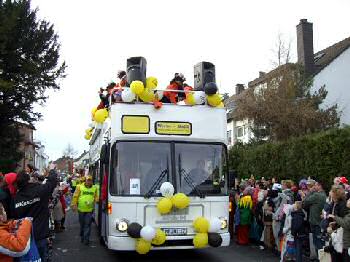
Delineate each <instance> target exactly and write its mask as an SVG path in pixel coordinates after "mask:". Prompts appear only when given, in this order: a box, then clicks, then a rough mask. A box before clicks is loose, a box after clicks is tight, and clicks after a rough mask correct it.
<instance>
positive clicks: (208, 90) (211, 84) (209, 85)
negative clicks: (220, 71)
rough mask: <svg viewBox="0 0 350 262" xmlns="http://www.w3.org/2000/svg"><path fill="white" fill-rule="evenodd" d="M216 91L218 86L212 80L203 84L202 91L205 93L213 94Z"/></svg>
mask: <svg viewBox="0 0 350 262" xmlns="http://www.w3.org/2000/svg"><path fill="white" fill-rule="evenodd" d="M217 91H218V87H217V85H216V84H215V83H214V82H209V83H206V84H205V86H204V92H205V94H206V95H215V94H216V92H217Z"/></svg>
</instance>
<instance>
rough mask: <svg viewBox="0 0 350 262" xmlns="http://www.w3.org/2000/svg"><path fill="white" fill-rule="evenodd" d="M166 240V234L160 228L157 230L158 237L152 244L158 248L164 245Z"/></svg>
mask: <svg viewBox="0 0 350 262" xmlns="http://www.w3.org/2000/svg"><path fill="white" fill-rule="evenodd" d="M165 239H166V235H165V232H164V231H163V230H161V229H160V228H157V230H156V236H155V237H154V238H153V240H152V244H153V245H156V246H160V245H163V244H164V242H165Z"/></svg>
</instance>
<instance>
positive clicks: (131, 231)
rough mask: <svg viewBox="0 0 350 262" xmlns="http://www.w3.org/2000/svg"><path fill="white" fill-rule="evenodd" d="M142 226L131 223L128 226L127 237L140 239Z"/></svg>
mask: <svg viewBox="0 0 350 262" xmlns="http://www.w3.org/2000/svg"><path fill="white" fill-rule="evenodd" d="M141 229H142V226H141V225H140V224H139V223H131V224H130V225H129V226H128V230H127V232H128V235H129V236H130V237H132V238H140V237H141V236H140V232H141Z"/></svg>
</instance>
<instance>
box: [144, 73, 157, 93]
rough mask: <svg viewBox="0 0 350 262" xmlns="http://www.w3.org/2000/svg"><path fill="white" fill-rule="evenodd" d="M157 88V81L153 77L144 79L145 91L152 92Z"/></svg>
mask: <svg viewBox="0 0 350 262" xmlns="http://www.w3.org/2000/svg"><path fill="white" fill-rule="evenodd" d="M157 86H158V79H157V78H156V77H154V76H150V77H147V78H146V89H148V90H153V89H155V88H156V87H157Z"/></svg>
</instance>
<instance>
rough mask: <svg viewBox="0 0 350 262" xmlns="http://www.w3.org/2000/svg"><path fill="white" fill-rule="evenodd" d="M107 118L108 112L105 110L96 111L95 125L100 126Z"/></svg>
mask: <svg viewBox="0 0 350 262" xmlns="http://www.w3.org/2000/svg"><path fill="white" fill-rule="evenodd" d="M107 117H108V111H107V109H106V108H104V109H99V110H97V111H96V113H95V117H94V119H95V121H96V122H97V123H100V124H102V123H103V122H104V121H105V120H106V118H107Z"/></svg>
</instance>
